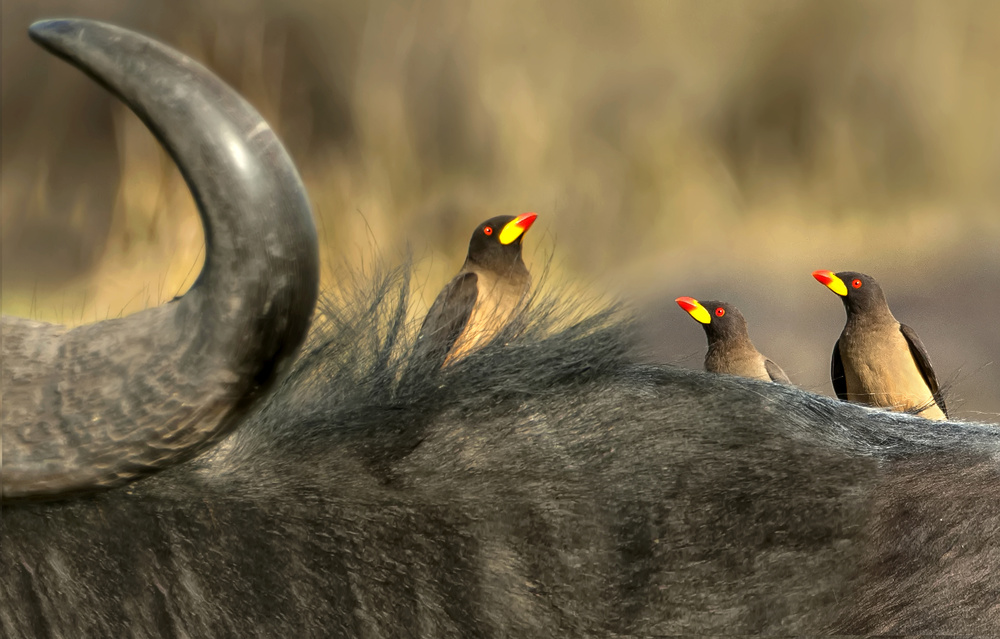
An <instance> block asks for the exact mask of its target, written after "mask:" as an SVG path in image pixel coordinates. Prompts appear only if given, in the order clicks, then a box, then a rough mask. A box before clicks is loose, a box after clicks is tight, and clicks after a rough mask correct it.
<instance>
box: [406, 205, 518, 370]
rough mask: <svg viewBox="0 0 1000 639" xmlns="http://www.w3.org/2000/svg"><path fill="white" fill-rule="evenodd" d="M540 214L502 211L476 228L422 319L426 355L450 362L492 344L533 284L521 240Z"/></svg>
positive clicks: (422, 345)
mask: <svg viewBox="0 0 1000 639" xmlns="http://www.w3.org/2000/svg"><path fill="white" fill-rule="evenodd" d="M537 217H538V216H537V215H536V214H534V213H525V214H523V215H518V216H517V217H513V216H509V215H504V216H499V217H493V218H490V219H488V220H486V221H485V222H483V223H482V224H480V225H479V226H478V227H476V230H475V231H474V232H473V234H472V239H471V240H470V241H469V254H468V256H467V257H466V258H465V264H463V265H462V269H461V270H460V271H459V272H458V275H456V276H455V278H454V279H452V280H451V281H450V282H448V284H447V285H446V286H445V287H444V289H443V290H442V291H441V292H440V293H439V294H438V296H437V299H435V300H434V304H432V305H431V308H430V310H429V311H428V312H427V317H426V318H424V323H423V326H421V328H420V334H419V335H418V337H417V348H418V349H420V351H421V352H422V353H423V355H422V356H423V357H427V356H432V357H441V358H443V362H442V365H447V364H449V363H450V362H452V361H454V360H455V359H456V358H459V357H461V356H463V355H465V354H467V353H469V352H470V351H472V350H473V349H475V348H478V347H481V346H484V345H486V344H487V343H489V341H490V340H492V339H493V338H494V337H496V335H497V333H499V332H500V330H501V329H502V328H503V327H504V326H506V325H507V323H508V322H509V321H510V320H511V318H512V317H513V316H514V314H515V313H517V311H518V310H520V309H521V307H522V306H523V304H524V302H525V301H526V300H527V297H528V290H529V289H530V288H531V275H530V274H529V273H528V269H527V267H526V266H525V265H524V261H523V260H522V259H521V242H522V240H523V239H524V233H525V231H527V230H528V229H529V228H531V225H532V224H533V223H534V221H535V218H537Z"/></svg>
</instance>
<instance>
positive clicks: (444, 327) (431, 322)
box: [417, 273, 479, 362]
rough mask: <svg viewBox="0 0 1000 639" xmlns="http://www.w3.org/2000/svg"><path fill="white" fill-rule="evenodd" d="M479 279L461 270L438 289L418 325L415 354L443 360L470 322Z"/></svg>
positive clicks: (473, 274)
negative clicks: (420, 323) (438, 291)
mask: <svg viewBox="0 0 1000 639" xmlns="http://www.w3.org/2000/svg"><path fill="white" fill-rule="evenodd" d="M478 280H479V277H478V276H477V275H476V274H475V273H461V274H459V275H457V276H456V277H455V279H453V280H452V281H450V282H448V284H447V285H446V286H445V287H444V289H442V290H441V292H440V293H438V296H437V299H435V300H434V303H433V304H431V308H430V310H429V311H427V317H425V318H424V323H423V325H422V326H421V327H420V334H419V335H418V337H417V349H418V351H419V354H418V357H421V358H423V357H429V356H433V357H435V358H440V359H441V361H442V362H443V361H444V358H445V357H446V356H447V354H448V352H449V351H450V350H451V348H452V346H454V345H455V342H456V341H457V340H458V338H459V336H461V334H462V331H464V330H465V327H466V325H467V324H468V323H469V316H470V315H472V307H473V306H475V305H476V298H477V297H478Z"/></svg>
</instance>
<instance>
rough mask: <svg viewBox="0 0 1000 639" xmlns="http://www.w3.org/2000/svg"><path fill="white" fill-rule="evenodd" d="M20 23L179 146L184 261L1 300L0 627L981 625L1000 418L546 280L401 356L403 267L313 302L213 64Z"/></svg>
mask: <svg viewBox="0 0 1000 639" xmlns="http://www.w3.org/2000/svg"><path fill="white" fill-rule="evenodd" d="M31 35H32V37H33V38H34V39H35V40H36V41H37V42H39V43H40V44H42V45H43V46H44V47H46V48H47V49H49V50H50V51H52V52H54V53H55V54H56V55H59V56H61V57H63V58H64V59H66V60H68V61H69V62H71V63H72V64H74V65H76V66H78V67H79V68H81V69H82V70H84V71H85V72H87V73H88V74H90V75H91V76H92V77H94V78H95V79H96V80H98V81H99V82H101V83H102V84H103V85H104V86H105V87H106V88H108V89H109V90H110V91H112V92H114V93H115V94H116V95H118V96H119V97H120V98H121V99H122V100H123V101H124V102H125V103H126V104H128V105H129V107H130V108H132V109H133V110H134V111H135V112H136V113H137V114H138V115H139V116H140V117H141V118H142V119H143V121H144V122H145V123H146V124H147V126H149V128H150V129H151V130H152V131H153V133H154V134H155V135H156V136H157V138H158V139H159V140H160V141H161V142H162V143H163V144H164V146H165V147H166V148H167V149H168V150H169V151H170V153H171V155H172V156H173V157H174V159H175V160H176V161H177V163H178V165H179V166H180V168H181V170H182V172H183V174H184V176H185V179H186V180H187V182H188V184H189V185H190V187H191V190H192V192H193V193H194V196H195V201H196V202H197V204H198V207H199V210H200V212H201V215H202V220H203V223H204V227H205V236H206V245H207V247H206V255H207V258H206V261H205V267H204V270H203V272H202V273H201V276H200V277H199V278H198V281H197V283H196V285H195V286H194V287H193V288H192V289H191V291H189V292H188V293H187V294H185V295H184V296H183V297H181V298H180V299H177V300H175V301H173V302H171V303H168V304H166V305H164V306H161V307H158V308H154V309H150V310H147V311H144V312H142V313H137V314H134V315H132V316H130V317H127V318H124V319H121V320H111V321H106V322H101V323H98V324H94V325H90V326H85V327H81V328H78V329H74V330H71V331H67V330H65V329H62V328H60V327H57V326H49V325H43V324H40V323H37V322H28V321H25V320H19V319H12V318H4V321H3V338H4V339H3V370H2V372H3V387H4V388H3V390H4V403H3V456H4V460H3V461H4V475H3V518H2V541H3V543H2V546H0V602H2V603H0V635H2V636H4V637H27V636H30V637H35V636H56V637H82V636H142V637H145V636H163V635H169V636H173V635H176V636H199V637H200V636H234V637H246V636H304V637H311V636H323V637H326V636H372V637H374V636H429V637H442V636H467V637H479V636H515V637H564V636H609V635H668V634H680V633H691V634H709V633H716V634H724V633H741V634H743V633H781V634H804V633H821V632H822V633H900V634H902V633H939V634H945V633H947V634H997V633H1000V542H998V539H1000V428H998V427H997V426H991V425H981V424H969V423H955V422H931V421H927V420H924V419H921V418H919V417H916V416H912V415H905V414H898V413H888V412H883V411H878V410H873V409H869V408H866V407H861V406H856V405H850V404H846V403H842V402H838V401H835V400H833V399H830V398H826V397H821V396H819V395H816V394H813V393H809V392H805V391H802V390H799V389H796V388H792V387H787V386H781V385H777V384H771V383H766V382H760V381H756V380H749V379H741V378H736V377H731V376H725V375H710V374H707V373H703V372H698V371H688V370H682V369H679V368H676V367H673V366H665V365H653V364H648V363H641V362H639V361H637V357H636V356H635V352H634V347H633V335H634V331H633V325H632V322H631V321H630V320H629V318H628V316H627V315H626V314H625V313H623V312H621V311H618V310H615V309H609V310H603V311H600V310H599V311H595V312H593V313H590V314H588V315H580V314H577V313H576V311H575V310H572V309H575V308H577V307H576V305H575V303H574V302H573V301H572V300H566V299H563V298H562V297H560V295H559V293H558V291H556V292H555V293H552V294H544V295H542V294H540V295H538V296H536V297H535V298H533V299H532V300H531V302H530V304H529V305H528V307H527V308H526V309H525V310H523V311H522V312H521V314H520V315H519V316H518V317H517V318H516V320H515V321H514V322H512V323H511V325H510V326H508V327H507V328H505V329H504V331H503V332H502V333H501V334H500V335H499V336H498V337H497V339H495V340H494V341H493V342H492V343H491V344H490V345H488V346H486V347H485V348H483V349H482V350H479V351H477V352H475V353H472V354H470V355H469V356H468V357H466V358H464V359H462V360H461V361H459V362H456V363H455V364H454V365H452V366H449V367H447V368H446V369H442V370H437V369H436V368H435V369H433V370H432V369H431V368H430V367H427V368H426V370H423V371H422V372H421V366H422V362H421V361H420V360H419V358H418V357H417V355H415V353H416V352H417V351H416V349H414V348H413V342H412V338H411V336H410V335H411V332H412V331H410V330H409V325H408V324H407V322H406V309H407V291H408V288H409V282H408V270H407V269H406V267H400V268H397V269H385V270H384V271H383V272H382V273H380V274H377V275H375V276H373V277H371V278H370V279H369V280H359V284H358V286H357V288H356V290H348V291H344V292H341V293H340V294H338V295H332V294H331V295H327V296H324V297H322V298H321V299H320V300H319V305H320V307H319V311H320V312H318V313H316V314H314V313H313V311H314V307H315V305H316V300H317V287H318V284H317V283H318V265H317V261H318V259H317V250H316V239H315V231H314V229H313V226H312V221H311V217H310V214H309V206H308V202H307V198H306V195H305V193H304V192H303V189H302V186H301V183H300V181H299V178H298V176H297V174H296V171H295V168H294V166H293V165H292V163H291V162H290V160H289V158H288V156H287V155H286V154H285V152H284V150H283V148H282V146H281V144H280V143H279V141H278V140H277V138H276V137H275V135H274V133H273V132H272V131H271V130H270V128H269V127H268V126H267V124H266V123H265V122H264V121H263V120H262V119H261V118H260V116H259V115H258V114H257V113H256V112H255V111H254V110H253V109H252V108H251V107H250V106H249V105H247V104H246V103H245V102H244V101H243V100H242V99H241V98H240V97H239V96H237V95H236V94H235V93H234V92H233V91H232V90H231V89H229V88H228V87H226V86H225V85H224V84H223V83H222V82H221V81H220V80H218V79H217V78H215V77H214V76H212V75H211V74H210V73H209V72H208V71H206V70H205V69H204V68H202V67H200V66H199V65H197V64H196V63H194V62H192V61H191V60H189V59H187V58H185V57H184V56H183V55H181V54H179V53H177V52H175V51H173V50H171V49H169V48H167V47H165V46H164V45H162V44H159V43H157V42H155V41H152V40H150V39H148V38H146V37H144V36H141V35H138V34H135V33H132V32H129V31H126V30H123V29H120V28H116V27H112V26H109V25H104V24H101V23H95V22H88V21H82V20H62V21H48V22H43V23H38V24H36V25H34V26H33V27H32V29H31ZM310 320H312V322H313V326H312V327H311V330H309V335H308V336H307V330H308V329H309V322H310ZM303 344H304V346H303ZM412 371H417V372H421V374H409V372H412ZM404 373H406V374H404Z"/></svg>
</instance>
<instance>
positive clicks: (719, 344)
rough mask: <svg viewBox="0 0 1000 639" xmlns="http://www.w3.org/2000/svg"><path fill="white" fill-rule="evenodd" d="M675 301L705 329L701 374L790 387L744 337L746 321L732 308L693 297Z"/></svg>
mask: <svg viewBox="0 0 1000 639" xmlns="http://www.w3.org/2000/svg"><path fill="white" fill-rule="evenodd" d="M675 301H676V302H677V304H678V306H680V307H681V308H683V309H684V310H685V311H687V312H688V314H690V315H691V317H693V318H694V319H696V320H697V321H698V322H699V323H701V325H702V328H704V329H705V335H706V337H708V354H706V355H705V370H707V371H708V372H710V373H725V374H727V375H739V376H741V377H749V378H751V379H760V380H764V381H765V382H779V383H782V384H791V383H792V382H791V381H790V380H789V379H788V375H785V371H783V370H781V367H780V366H778V365H777V364H775V363H774V362H772V361H771V360H769V359H768V358H766V357H764V356H763V355H761V354H760V352H758V351H757V349H756V348H755V347H754V345H753V342H751V341H750V334H749V333H747V321H746V319H744V317H743V314H742V313H740V312H739V310H737V309H736V307H734V306H732V305H730V304H726V303H725V302H714V301H713V302H705V303H704V304H702V303H701V302H699V301H698V300H696V299H694V298H693V297H678V298H677V299H676V300H675Z"/></svg>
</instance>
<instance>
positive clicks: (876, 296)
mask: <svg viewBox="0 0 1000 639" xmlns="http://www.w3.org/2000/svg"><path fill="white" fill-rule="evenodd" d="M813 277H815V278H816V279H817V280H818V281H819V282H820V283H821V284H825V285H826V286H827V288H829V289H830V290H831V291H833V292H834V293H836V294H837V295H839V296H840V298H841V300H842V301H843V302H844V308H845V309H846V310H847V324H846V325H845V326H844V331H843V332H842V333H841V334H840V339H838V340H837V343H836V344H834V346H833V361H832V364H831V367H830V369H831V370H830V376H831V377H832V379H833V389H834V390H835V391H836V392H837V397H839V398H840V399H843V400H847V401H851V402H859V403H862V404H868V405H869V406H878V407H882V408H888V409H890V410H896V411H901V412H913V413H916V414H918V415H920V416H922V417H926V418H928V419H947V418H948V408H947V407H946V406H945V403H944V397H942V395H941V389H940V387H939V386H938V381H937V376H936V375H935V374H934V368H933V367H932V366H931V360H930V357H928V356H927V350H926V349H925V348H924V345H923V343H922V342H921V341H920V338H919V337H917V334H916V333H915V332H914V331H913V329H912V328H910V327H909V326H907V325H906V324H900V323H899V322H898V321H897V320H896V318H895V317H893V315H892V311H890V310H889V304H888V303H886V301H885V294H884V293H883V292H882V288H881V287H879V285H878V283H877V282H876V281H875V280H874V279H872V278H871V277H869V276H868V275H864V274H863V273H854V272H852V271H843V272H841V273H833V272H832V271H815V272H813Z"/></svg>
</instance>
